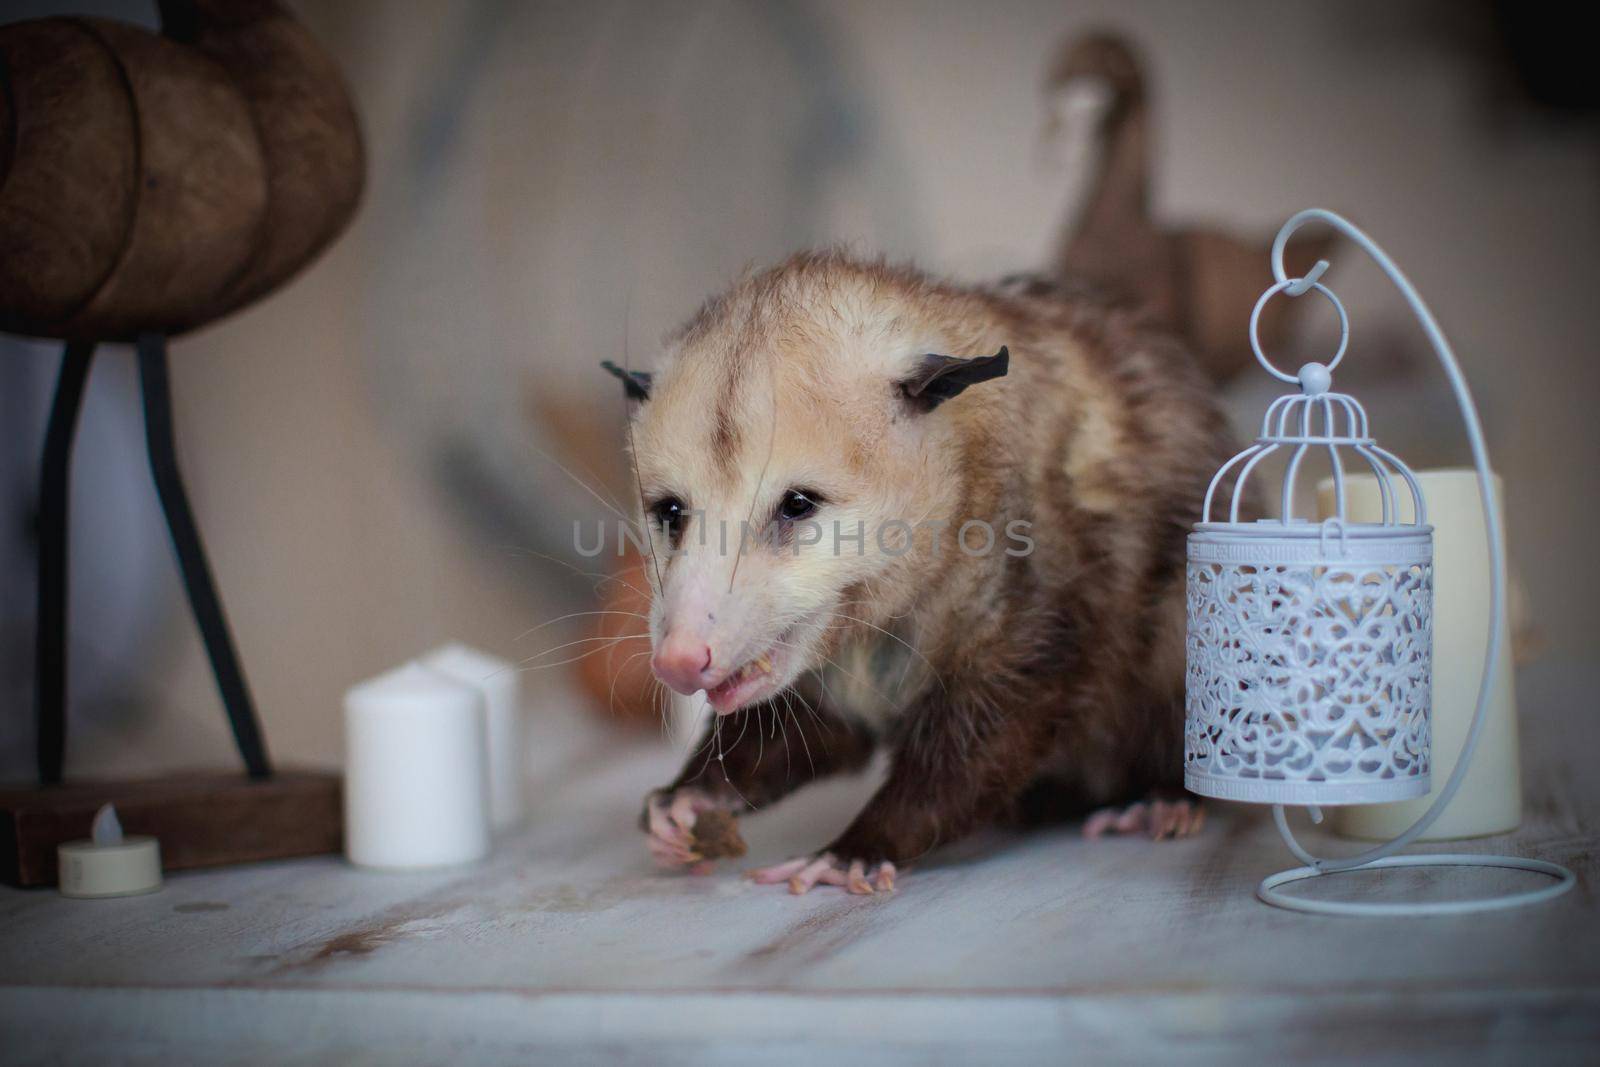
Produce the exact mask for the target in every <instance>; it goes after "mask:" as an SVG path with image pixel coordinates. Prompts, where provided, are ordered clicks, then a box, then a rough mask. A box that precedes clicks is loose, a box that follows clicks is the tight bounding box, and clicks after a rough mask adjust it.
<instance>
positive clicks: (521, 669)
mask: <svg viewBox="0 0 1600 1067" xmlns="http://www.w3.org/2000/svg"><path fill="white" fill-rule="evenodd" d="M626 640H628V639H627V638H626V637H619V638H616V639H615V640H614V641H613V642H612V644H617V643H619V642H622V641H626ZM609 647H610V646H609V645H602V646H601V647H599V648H591V649H590V650H589V651H587V652H585V653H583V654H582V655H581V656H573V657H571V658H570V659H562V660H557V661H556V662H554V663H539V664H535V665H534V666H532V667H525V666H523V665H522V664H518V665H517V671H518V673H521V674H532V673H533V672H534V671H548V670H550V669H552V668H554V667H565V666H566V665H567V664H569V663H577V662H578V661H579V660H584V659H588V658H589V657H590V656H592V655H594V654H595V653H596V652H604V651H605V650H606V649H607V648H609ZM533 658H537V657H533ZM527 662H528V660H523V661H522V663H527Z"/></svg>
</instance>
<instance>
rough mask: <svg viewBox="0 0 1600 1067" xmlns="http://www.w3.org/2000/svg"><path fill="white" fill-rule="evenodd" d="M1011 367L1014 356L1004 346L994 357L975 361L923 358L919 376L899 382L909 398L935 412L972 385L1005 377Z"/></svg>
mask: <svg viewBox="0 0 1600 1067" xmlns="http://www.w3.org/2000/svg"><path fill="white" fill-rule="evenodd" d="M1010 364H1011V353H1010V351H1009V350H1007V348H1006V346H1005V345H1001V346H1000V351H998V352H996V353H995V354H994V355H992V356H979V357H977V358H976V359H957V358H956V357H955V356H936V355H933V354H931V353H930V354H929V355H926V356H923V357H922V363H921V364H920V365H919V366H918V367H917V370H916V373H914V374H912V375H911V377H909V378H906V379H904V380H903V381H901V383H900V391H901V392H902V393H904V394H905V395H906V399H908V400H910V401H912V402H914V403H916V404H917V405H919V406H920V407H921V408H922V410H924V411H932V410H933V409H934V408H936V407H938V406H939V405H940V404H942V403H944V402H945V401H946V400H949V399H950V398H951V397H953V396H958V395H960V393H961V391H962V390H963V389H965V388H966V387H967V386H969V385H977V384H978V383H979V382H986V381H988V380H990V379H991V378H1004V377H1005V375H1006V370H1007V369H1008V368H1009V367H1010Z"/></svg>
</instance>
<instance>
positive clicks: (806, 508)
mask: <svg viewBox="0 0 1600 1067" xmlns="http://www.w3.org/2000/svg"><path fill="white" fill-rule="evenodd" d="M821 506H822V494H821V493H818V492H816V491H815V490H812V489H790V490H789V491H788V492H786V493H784V494H783V499H782V500H780V501H778V512H777V517H778V518H780V519H782V520H783V521H784V522H799V521H800V520H801V519H806V518H810V517H811V516H812V515H814V514H816V511H817V508H819V507H821Z"/></svg>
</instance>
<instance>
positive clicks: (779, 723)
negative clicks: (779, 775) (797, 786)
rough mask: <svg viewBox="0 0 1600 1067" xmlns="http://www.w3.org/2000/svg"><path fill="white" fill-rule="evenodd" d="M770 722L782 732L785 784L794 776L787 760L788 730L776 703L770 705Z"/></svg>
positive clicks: (792, 768) (790, 764)
mask: <svg viewBox="0 0 1600 1067" xmlns="http://www.w3.org/2000/svg"><path fill="white" fill-rule="evenodd" d="M772 722H773V724H774V725H775V726H776V727H777V728H778V729H779V730H782V731H783V780H784V781H786V782H787V781H788V780H789V779H790V778H791V777H792V776H793V774H794V765H793V763H792V761H791V760H790V758H789V728H788V727H787V726H785V725H783V716H782V714H780V713H779V711H778V705H777V703H776V702H774V703H773V705H772Z"/></svg>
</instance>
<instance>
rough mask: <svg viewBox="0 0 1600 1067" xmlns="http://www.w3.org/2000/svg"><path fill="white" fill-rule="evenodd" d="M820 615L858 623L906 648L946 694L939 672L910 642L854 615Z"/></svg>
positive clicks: (827, 613) (825, 612)
mask: <svg viewBox="0 0 1600 1067" xmlns="http://www.w3.org/2000/svg"><path fill="white" fill-rule="evenodd" d="M821 614H823V615H831V616H833V617H834V618H836V619H846V620H848V621H850V622H854V623H860V624H861V625H862V626H867V627H871V628H872V629H874V630H876V631H878V632H879V633H880V634H882V635H883V636H885V637H887V638H889V639H890V640H891V641H898V642H900V643H901V644H902V645H905V646H906V648H907V649H909V650H910V651H911V654H912V655H914V656H916V657H917V658H918V659H920V660H921V661H922V662H923V663H924V664H926V665H927V668H928V671H929V673H930V674H932V675H933V680H934V681H936V682H938V683H939V688H940V689H944V690H946V691H947V692H948V691H949V690H948V687H947V686H946V685H945V684H944V679H943V678H941V677H940V676H939V672H938V671H937V670H936V669H935V668H934V666H933V662H932V661H931V660H929V659H928V657H927V656H924V655H923V654H922V650H921V649H920V648H917V647H916V646H915V645H913V644H912V643H911V642H909V641H907V640H906V639H905V638H903V637H901V636H899V635H898V634H893V633H890V632H889V631H888V630H885V629H884V628H883V627H881V626H879V625H877V624H876V623H871V622H868V621H867V620H866V619H858V618H856V617H855V616H854V615H843V614H840V613H839V612H834V611H824V612H822V613H821Z"/></svg>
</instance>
